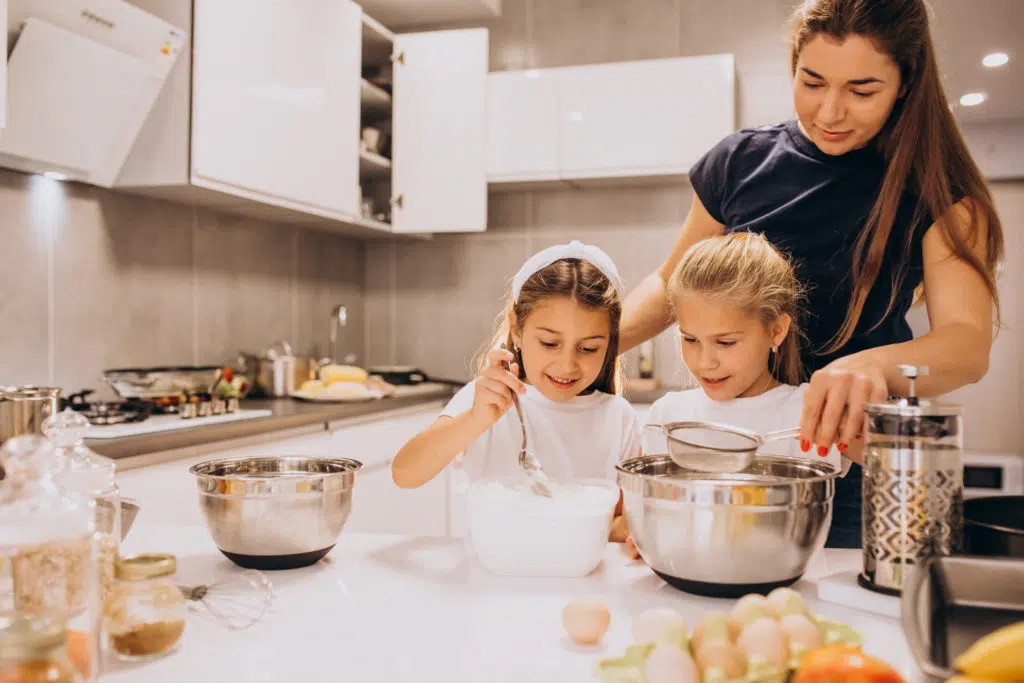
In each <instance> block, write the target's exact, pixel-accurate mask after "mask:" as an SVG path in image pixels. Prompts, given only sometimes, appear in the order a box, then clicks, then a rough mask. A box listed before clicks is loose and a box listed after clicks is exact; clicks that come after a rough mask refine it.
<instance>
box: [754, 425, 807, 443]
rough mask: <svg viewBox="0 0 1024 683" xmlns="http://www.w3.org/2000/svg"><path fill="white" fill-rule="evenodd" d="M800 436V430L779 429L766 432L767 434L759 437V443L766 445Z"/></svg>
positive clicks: (797, 428) (796, 428) (794, 428)
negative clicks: (770, 442)
mask: <svg viewBox="0 0 1024 683" xmlns="http://www.w3.org/2000/svg"><path fill="white" fill-rule="evenodd" d="M797 436H800V428H799V427H793V428H791V429H780V430H778V431H774V432H768V433H767V434H762V435H761V441H763V442H764V443H768V442H769V441H779V440H781V439H792V438H794V437H797Z"/></svg>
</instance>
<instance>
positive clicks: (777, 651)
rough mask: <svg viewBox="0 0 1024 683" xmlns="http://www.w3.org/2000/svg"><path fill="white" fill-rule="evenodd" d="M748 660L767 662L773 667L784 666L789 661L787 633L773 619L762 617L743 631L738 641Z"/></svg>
mask: <svg viewBox="0 0 1024 683" xmlns="http://www.w3.org/2000/svg"><path fill="white" fill-rule="evenodd" d="M737 645H739V646H740V647H741V648H742V649H743V651H744V652H745V653H746V654H747V659H748V660H749V661H750V662H751V663H754V662H757V661H761V662H767V663H769V664H771V665H773V666H784V665H785V664H786V662H787V661H788V660H789V641H788V639H787V638H786V633H785V631H783V630H782V627H781V626H780V625H779V622H777V621H775V620H774V619H772V618H771V617H762V618H761V619H757V620H756V621H753V622H751V623H749V624H747V626H746V627H744V629H743V633H741V634H740V638H739V640H738V641H737Z"/></svg>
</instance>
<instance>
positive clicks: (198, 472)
mask: <svg viewBox="0 0 1024 683" xmlns="http://www.w3.org/2000/svg"><path fill="white" fill-rule="evenodd" d="M283 459H288V460H304V461H310V460H315V461H318V462H327V463H335V464H340V465H342V466H343V467H344V468H345V469H342V470H340V471H338V472H305V471H302V470H296V471H295V472H294V474H301V475H305V476H307V477H309V478H310V479H322V478H326V477H336V476H338V475H346V474H354V473H355V472H357V471H359V470H360V469H362V467H363V463H362V462H360V461H359V460H356V459H354V458H325V457H320V456H316V455H241V456H235V457H233V458H213V459H211V460H204V461H203V462H199V463H196V464H195V465H192V466H191V467H189V468H188V471H189V474H192V475H194V476H196V477H202V478H205V479H234V478H237V476H238V475H237V474H212V473H209V472H204V471H202V470H203V469H205V468H211V469H212V468H217V467H225V466H230V465H235V464H238V463H243V462H254V461H260V460H283ZM285 473H287V472H285Z"/></svg>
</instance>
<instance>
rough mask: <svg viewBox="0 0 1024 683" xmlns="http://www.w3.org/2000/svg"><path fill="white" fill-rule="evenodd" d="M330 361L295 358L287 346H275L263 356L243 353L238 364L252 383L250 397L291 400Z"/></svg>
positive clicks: (277, 344) (283, 343)
mask: <svg viewBox="0 0 1024 683" xmlns="http://www.w3.org/2000/svg"><path fill="white" fill-rule="evenodd" d="M328 362H329V361H327V360H323V361H317V360H314V359H312V358H298V357H296V356H294V355H292V347H291V346H290V345H289V344H288V343H287V342H276V343H275V344H274V345H273V346H271V347H270V348H269V349H267V350H266V351H264V352H263V353H247V352H244V351H243V352H242V353H240V354H239V356H238V363H239V364H240V365H241V366H242V374H244V375H245V376H246V377H248V378H249V379H250V381H251V382H252V394H251V395H252V396H257V397H267V398H283V397H287V396H291V395H292V394H293V393H295V391H296V390H297V389H298V388H299V387H301V386H302V383H303V382H305V381H306V380H310V379H316V376H317V372H318V371H319V369H320V366H321V365H323V364H326V363H328Z"/></svg>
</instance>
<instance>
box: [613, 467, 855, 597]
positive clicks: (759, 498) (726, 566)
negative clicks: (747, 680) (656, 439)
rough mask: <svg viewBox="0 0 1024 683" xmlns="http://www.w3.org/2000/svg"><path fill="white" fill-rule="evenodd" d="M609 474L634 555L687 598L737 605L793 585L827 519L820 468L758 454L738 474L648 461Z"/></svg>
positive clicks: (829, 470)
mask: <svg viewBox="0 0 1024 683" xmlns="http://www.w3.org/2000/svg"><path fill="white" fill-rule="evenodd" d="M616 469H617V470H618V481H619V486H620V487H621V488H622V491H623V504H624V507H625V513H626V519H627V521H628V522H629V530H630V534H631V535H632V537H633V541H634V542H635V543H636V546H637V550H639V551H640V555H641V556H642V557H643V559H644V561H645V562H646V563H647V564H648V565H649V566H650V567H651V568H652V569H653V570H654V571H655V572H656V573H657V574H658V575H659V576H661V578H663V579H664V580H665V581H666V582H668V583H669V584H671V585H673V586H675V587H676V588H679V589H681V590H684V591H686V592H689V593H695V594H698V595H710V596H714V597H739V596H741V595H745V594H747V593H767V592H769V591H771V590H772V589H774V588H778V587H780V586H788V585H790V584H792V583H795V582H796V581H797V580H798V579H799V578H800V577H801V576H802V575H803V573H804V571H806V569H807V563H808V561H809V560H810V559H811V556H812V555H814V553H815V552H817V551H818V550H820V549H821V548H822V547H823V546H824V544H825V538H826V536H827V535H828V527H829V524H830V523H831V521H832V498H833V496H834V494H835V477H836V476H837V475H838V472H837V471H836V469H835V468H834V467H832V466H831V465H829V464H827V463H824V462H815V461H812V460H809V459H808V460H805V459H802V458H785V457H768V456H759V457H758V458H757V459H755V460H754V463H753V464H752V465H751V466H750V467H749V468H747V469H746V470H744V471H742V472H738V473H734V474H706V473H702V472H693V471H689V470H685V469H683V468H681V467H679V466H678V465H676V464H675V463H674V462H672V460H671V459H670V458H669V457H668V456H667V455H664V456H660V455H657V456H650V455H648V456H641V457H638V458H632V459H629V460H626V461H624V462H622V463H620V464H619V465H618V466H617V467H616Z"/></svg>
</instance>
